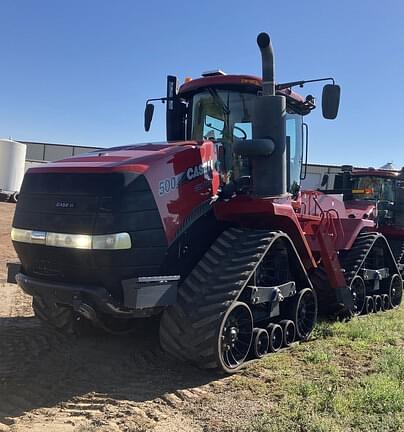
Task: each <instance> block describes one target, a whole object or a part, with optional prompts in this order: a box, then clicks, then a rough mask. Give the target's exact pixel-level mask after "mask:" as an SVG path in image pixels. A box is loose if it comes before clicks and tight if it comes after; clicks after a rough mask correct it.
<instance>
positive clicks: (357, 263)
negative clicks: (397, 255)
mask: <svg viewBox="0 0 404 432" xmlns="http://www.w3.org/2000/svg"><path fill="white" fill-rule="evenodd" d="M379 238H383V239H384V241H385V243H386V246H389V244H388V242H387V240H386V238H385V237H384V236H383V235H382V234H380V233H375V232H362V233H360V234H359V235H358V237H357V238H356V240H355V242H354V244H353V245H352V248H351V249H350V250H349V251H346V252H345V253H343V254H341V258H340V259H341V267H342V268H343V269H344V270H345V280H346V282H347V285H350V283H351V281H352V279H353V278H354V277H355V276H356V275H357V274H358V272H359V270H360V269H361V267H362V266H363V265H364V263H365V261H366V258H367V256H368V254H369V252H370V250H371V249H372V247H373V245H374V244H375V242H376V241H377V240H378V239H379ZM393 258H394V256H393ZM397 273H399V271H398V269H397Z"/></svg>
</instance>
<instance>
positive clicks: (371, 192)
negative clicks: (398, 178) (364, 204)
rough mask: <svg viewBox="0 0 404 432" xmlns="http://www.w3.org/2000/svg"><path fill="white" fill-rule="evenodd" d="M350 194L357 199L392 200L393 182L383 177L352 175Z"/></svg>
mask: <svg viewBox="0 0 404 432" xmlns="http://www.w3.org/2000/svg"><path fill="white" fill-rule="evenodd" d="M352 194H353V196H354V198H358V199H365V200H382V201H394V182H393V180H392V179H389V178H383V177H373V176H365V177H354V178H353V190H352Z"/></svg>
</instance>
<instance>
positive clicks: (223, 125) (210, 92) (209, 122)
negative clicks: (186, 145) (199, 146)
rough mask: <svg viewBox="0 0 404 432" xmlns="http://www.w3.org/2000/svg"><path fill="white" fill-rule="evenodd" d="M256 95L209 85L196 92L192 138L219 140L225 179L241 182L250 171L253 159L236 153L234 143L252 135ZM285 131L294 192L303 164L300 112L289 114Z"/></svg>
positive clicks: (191, 129) (291, 185)
mask: <svg viewBox="0 0 404 432" xmlns="http://www.w3.org/2000/svg"><path fill="white" fill-rule="evenodd" d="M255 99H256V95H255V94H251V93H241V92H237V91H232V90H218V89H215V88H206V89H205V90H204V91H202V92H200V93H197V94H196V95H194V96H193V100H192V124H191V127H190V132H191V136H190V138H191V139H193V140H197V141H199V140H204V139H210V140H213V141H215V142H217V143H218V147H219V148H220V152H221V156H220V166H221V168H220V169H221V171H222V174H223V175H224V180H225V182H229V181H235V182H238V181H239V180H240V179H241V178H244V179H245V178H246V177H249V176H250V174H251V167H250V161H249V160H248V158H247V157H241V156H236V155H235V154H234V153H233V144H234V142H235V141H236V140H243V139H251V138H252V116H253V110H254V102H255ZM286 135H287V137H286V143H287V146H288V151H287V155H288V159H289V163H288V186H289V187H288V190H289V191H291V192H292V193H294V192H295V191H296V190H298V185H299V184H300V171H301V164H302V118H301V116H300V115H297V114H287V115H286ZM269 169H270V168H269Z"/></svg>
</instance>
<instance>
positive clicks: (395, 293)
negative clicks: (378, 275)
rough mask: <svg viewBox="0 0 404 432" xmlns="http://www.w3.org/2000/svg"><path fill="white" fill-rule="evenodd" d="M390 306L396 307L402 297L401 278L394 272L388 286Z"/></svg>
mask: <svg viewBox="0 0 404 432" xmlns="http://www.w3.org/2000/svg"><path fill="white" fill-rule="evenodd" d="M389 297H390V306H391V307H392V308H393V309H396V308H398V307H399V306H400V303H401V300H402V297H403V280H402V279H401V277H400V276H399V275H398V274H394V275H393V276H392V278H391V281H390V287H389Z"/></svg>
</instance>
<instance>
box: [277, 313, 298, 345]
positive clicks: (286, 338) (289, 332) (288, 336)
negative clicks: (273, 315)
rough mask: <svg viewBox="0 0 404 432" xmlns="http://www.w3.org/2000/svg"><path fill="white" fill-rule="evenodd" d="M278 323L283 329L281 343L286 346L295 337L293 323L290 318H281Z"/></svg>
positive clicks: (290, 343)
mask: <svg viewBox="0 0 404 432" xmlns="http://www.w3.org/2000/svg"><path fill="white" fill-rule="evenodd" d="M279 324H280V326H281V327H282V330H283V344H284V345H285V346H287V347H288V346H290V345H292V343H293V342H294V341H295V338H296V326H295V323H294V322H293V321H292V320H282V321H281V322H280V323H279Z"/></svg>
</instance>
